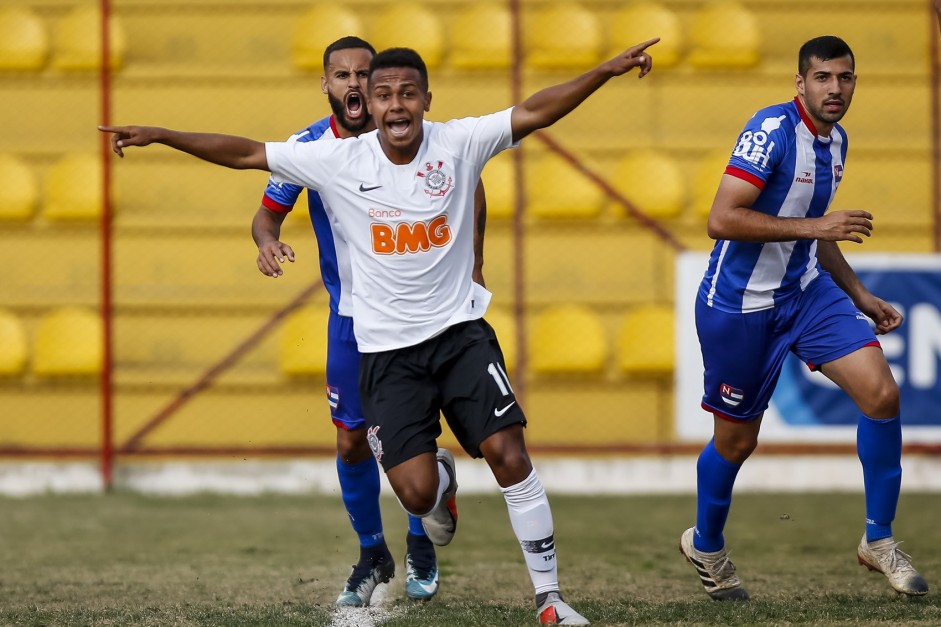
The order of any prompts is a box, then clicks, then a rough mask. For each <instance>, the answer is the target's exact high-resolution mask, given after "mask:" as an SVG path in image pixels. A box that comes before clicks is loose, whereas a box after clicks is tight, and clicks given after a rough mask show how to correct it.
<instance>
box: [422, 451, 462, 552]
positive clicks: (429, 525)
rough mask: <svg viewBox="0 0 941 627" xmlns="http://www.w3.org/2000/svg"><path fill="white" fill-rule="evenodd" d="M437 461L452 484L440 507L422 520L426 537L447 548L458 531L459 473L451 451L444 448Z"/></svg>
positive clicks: (442, 496)
mask: <svg viewBox="0 0 941 627" xmlns="http://www.w3.org/2000/svg"><path fill="white" fill-rule="evenodd" d="M437 459H438V461H439V462H441V463H442V464H443V465H444V467H445V469H446V470H447V473H448V477H449V478H450V480H451V483H450V484H449V485H448V489H447V490H445V492H444V494H442V495H441V500H440V501H439V502H438V506H437V507H435V508H434V509H433V510H432V511H431V513H430V514H428V515H427V516H425V517H424V518H422V519H421V526H422V527H424V529H425V535H427V536H428V539H429V540H431V541H432V543H434V544H437V545H438V546H445V545H446V544H448V543H450V542H451V540H452V539H453V538H454V532H455V531H457V499H456V498H455V495H456V494H457V471H456V470H455V468H454V455H452V454H451V451H449V450H447V449H443V448H439V449H438V455H437Z"/></svg>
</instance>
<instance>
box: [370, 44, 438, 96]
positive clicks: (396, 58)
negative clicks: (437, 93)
mask: <svg viewBox="0 0 941 627" xmlns="http://www.w3.org/2000/svg"><path fill="white" fill-rule="evenodd" d="M390 67H410V68H412V69H415V70H418V74H419V75H420V76H421V80H422V88H424V89H426V90H427V89H428V68H427V67H425V62H424V61H423V60H422V58H421V55H420V54H418V53H417V52H415V51H414V50H412V49H411V48H386V49H385V50H383V51H382V52H380V53H379V54H377V55H376V56H374V57H373V58H372V61H370V63H369V80H370V81H372V75H373V72H375V71H376V70H381V69H384V68H390Z"/></svg>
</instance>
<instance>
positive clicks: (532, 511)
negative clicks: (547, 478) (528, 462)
mask: <svg viewBox="0 0 941 627" xmlns="http://www.w3.org/2000/svg"><path fill="white" fill-rule="evenodd" d="M500 491H501V492H503V498H504V499H506V506H507V509H508V510H509V512H510V524H511V525H512V526H513V532H514V533H515V534H516V539H517V540H519V543H520V548H522V549H523V558H524V559H525V560H526V567H527V568H528V569H529V576H530V578H531V579H532V580H533V587H535V588H536V594H537V595H538V594H542V593H544V592H551V591H554V590H558V589H559V575H558V569H557V568H556V559H555V536H554V534H553V527H552V511H551V510H550V509H549V499H548V498H546V490H545V488H543V487H542V482H541V481H539V477H537V476H536V471H535V470H533V471H532V472H531V473H530V474H529V476H528V477H526V479H524V480H523V481H521V482H519V483H517V484H516V485H512V486H510V487H509V488H500Z"/></svg>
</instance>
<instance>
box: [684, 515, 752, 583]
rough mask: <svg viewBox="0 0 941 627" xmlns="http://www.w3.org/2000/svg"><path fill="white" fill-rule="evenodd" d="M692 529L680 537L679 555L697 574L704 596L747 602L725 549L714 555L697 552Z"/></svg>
mask: <svg viewBox="0 0 941 627" xmlns="http://www.w3.org/2000/svg"><path fill="white" fill-rule="evenodd" d="M693 533H695V531H694V528H693V527H690V528H689V529H687V530H686V531H684V532H683V535H682V536H680V553H682V554H683V556H684V557H686V561H688V562H689V563H690V564H692V565H693V567H694V568H695V569H696V572H697V573H699V580H700V581H701V582H702V587H703V588H705V590H706V594H708V595H709V596H710V597H712V599H713V600H715V601H747V600H748V592H747V591H746V590H745V588H743V587H742V582H741V580H739V578H738V575H736V574H735V565H734V564H733V563H732V560H730V559H729V555H728V553H726V551H725V548H724V547H723V549H722V550H721V551H716V552H714V553H706V552H705V551H698V550H697V549H696V547H695V546H693Z"/></svg>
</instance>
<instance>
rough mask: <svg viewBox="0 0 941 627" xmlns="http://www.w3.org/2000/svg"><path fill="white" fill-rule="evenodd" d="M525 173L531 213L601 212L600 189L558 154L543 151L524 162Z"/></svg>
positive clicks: (587, 215)
mask: <svg viewBox="0 0 941 627" xmlns="http://www.w3.org/2000/svg"><path fill="white" fill-rule="evenodd" d="M525 173H526V205H527V207H528V210H529V212H530V215H532V216H534V217H537V218H595V217H597V216H598V214H599V213H600V212H601V204H602V198H603V194H602V191H601V189H599V188H598V186H597V185H595V184H594V183H592V182H591V181H590V180H589V179H588V178H586V177H585V176H584V175H583V174H581V173H580V172H579V171H578V170H576V169H575V168H574V167H573V166H572V165H571V164H570V163H567V162H566V161H564V160H563V159H562V158H561V157H559V156H557V155H555V154H546V155H544V156H542V157H540V158H537V159H535V160H534V161H532V162H530V163H527V165H526V166H525ZM485 184H486V181H485Z"/></svg>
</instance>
